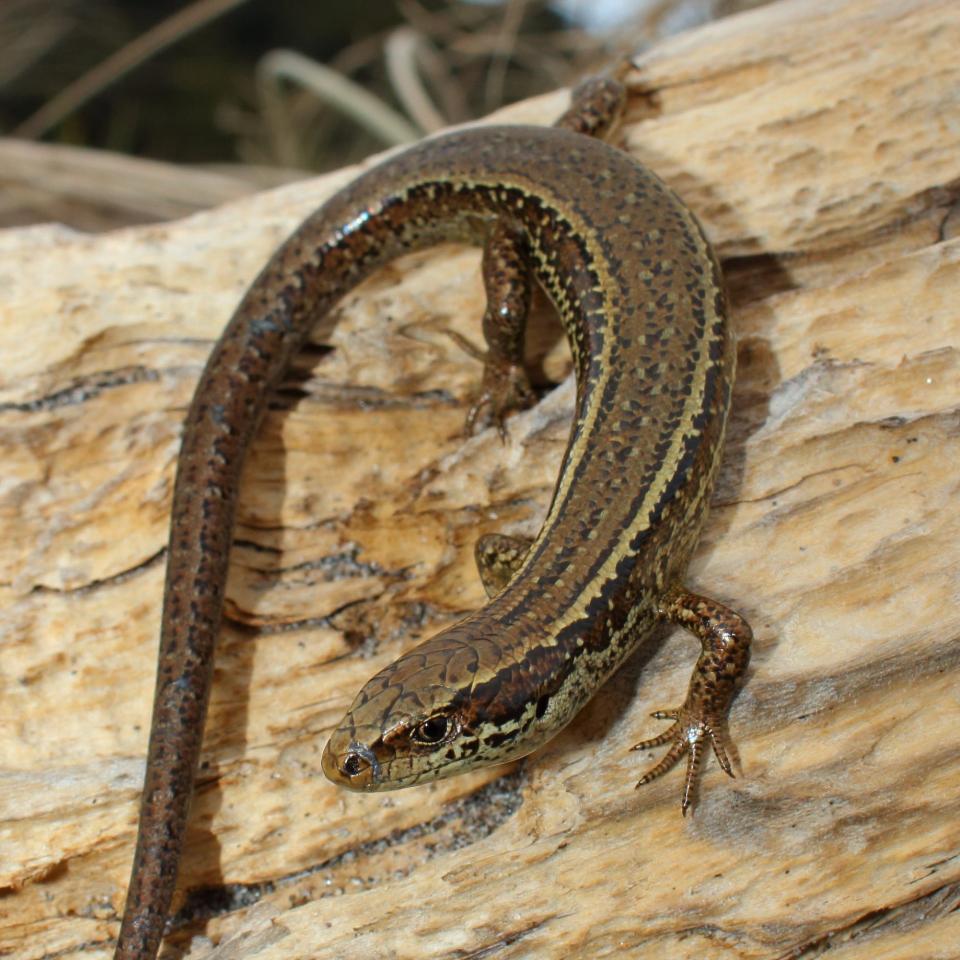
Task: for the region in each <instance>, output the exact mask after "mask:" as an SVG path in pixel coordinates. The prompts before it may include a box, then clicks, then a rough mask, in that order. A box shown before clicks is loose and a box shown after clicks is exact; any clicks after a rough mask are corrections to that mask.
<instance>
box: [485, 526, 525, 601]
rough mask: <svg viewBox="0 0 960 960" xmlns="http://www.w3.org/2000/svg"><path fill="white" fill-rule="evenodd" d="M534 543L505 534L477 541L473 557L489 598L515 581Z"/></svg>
mask: <svg viewBox="0 0 960 960" xmlns="http://www.w3.org/2000/svg"><path fill="white" fill-rule="evenodd" d="M532 543H533V541H532V540H527V539H524V538H522V537H508V536H507V535H506V534H503V533H488V534H485V535H484V536H482V537H481V538H480V539H479V540H478V541H477V543H476V546H475V547H474V548H473V555H474V558H475V559H476V561H477V570H479V571H480V580H481V581H482V582H483V588H484V590H486V591H487V596H488V597H495V596H496V595H497V594H498V593H499V592H500V591H501V590H502V589H503V588H504V587H505V586H506V585H507V584H508V583H509V582H510V581H511V580H512V579H513V575H514V574H515V573H516V572H517V571H518V570H519V569H520V566H521V564H522V563H523V558H524V557H525V556H526V555H527V551H528V550H529V549H530V544H532Z"/></svg>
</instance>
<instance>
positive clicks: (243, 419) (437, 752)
mask: <svg viewBox="0 0 960 960" xmlns="http://www.w3.org/2000/svg"><path fill="white" fill-rule="evenodd" d="M622 100H623V90H622V87H621V86H620V84H619V83H618V82H617V81H615V80H612V79H598V80H593V81H589V82H587V83H586V84H584V85H583V86H582V87H581V88H579V91H578V93H577V94H576V96H575V101H574V105H573V107H572V108H571V110H570V111H568V113H567V114H565V115H564V117H563V118H561V120H560V121H559V123H558V125H557V126H556V127H554V128H549V129H541V128H537V127H522V126H518V127H485V128H482V129H475V130H466V131H462V132H458V133H453V134H450V135H447V136H443V137H438V138H437V139H434V140H430V141H428V142H426V143H423V144H420V145H418V146H415V147H413V148H412V149H410V150H408V151H407V152H405V153H403V154H401V155H399V156H397V157H395V158H393V159H391V160H389V161H387V162H386V163H384V164H383V165H381V166H380V167H377V168H375V169H373V170H371V171H370V172H368V173H366V174H364V175H363V176H361V177H360V178H358V179H357V180H356V181H355V182H354V183H352V184H351V185H349V186H348V187H346V188H345V189H344V190H342V191H340V192H339V193H338V194H337V195H335V196H334V197H332V198H331V199H330V200H328V201H327V202H326V203H325V204H324V205H323V206H322V207H321V208H320V209H319V210H318V211H317V212H316V213H315V214H314V215H312V216H311V217H310V218H309V219H307V220H306V221H305V222H304V223H303V224H302V225H301V226H300V227H299V228H298V229H297V230H296V232H295V233H294V234H293V235H292V236H291V237H290V238H289V239H288V240H287V241H286V242H285V243H284V244H283V245H282V246H281V247H280V249H279V250H278V251H277V252H276V253H275V254H274V256H273V258H272V259H271V260H270V262H269V263H268V264H267V266H266V267H265V268H264V269H263V271H262V272H261V274H260V275H259V277H258V278H257V279H256V280H255V281H254V283H253V285H252V287H251V288H250V290H249V291H248V292H247V294H246V295H245V297H244V298H243V300H242V302H241V303H240V305H239V307H238V308H237V310H236V313H235V314H234V316H233V318H232V320H231V321H230V323H229V325H228V326H227V328H226V330H225V332H224V334H223V336H222V338H221V339H220V341H219V342H218V343H217V345H216V347H215V348H214V350H213V352H212V354H211V356H210V359H209V361H208V363H207V365H206V368H205V370H204V372H203V374H202V376H201V378H200V382H199V384H198V386H197V390H196V394H195V396H194V399H193V403H192V405H191V408H190V411H189V414H188V416H187V419H186V423H185V427H184V434H183V444H182V449H181V453H180V461H179V467H178V471H177V480H176V485H175V490H174V498H173V510H172V521H171V533H170V547H169V556H168V561H167V578H166V592H165V596H164V608H163V620H162V628H161V643H160V658H159V668H158V676H157V688H156V696H155V702H154V712H153V722H152V727H151V736H150V747H149V753H148V758H147V773H146V781H145V784H144V790H143V799H142V806H141V813H140V827H139V834H138V839H137V848H136V853H135V855H134V863H133V873H132V878H131V882H130V887H129V891H128V896H127V904H126V909H125V913H124V918H123V922H122V926H121V931H120V936H119V940H118V944H117V948H116V954H115V957H116V958H117V960H151V958H153V957H154V956H155V955H156V951H157V949H158V946H159V943H160V939H161V937H162V935H163V928H164V923H165V918H166V914H167V911H168V909H169V905H170V901H171V898H172V895H173V890H174V886H175V883H176V874H177V866H178V862H179V858H180V853H181V849H182V845H183V836H184V831H185V825H186V819H187V813H188V809H189V802H190V796H191V793H192V790H193V781H194V775H195V771H196V766H197V761H198V757H199V753H200V745H201V739H202V732H203V723H204V715H205V711H206V705H207V700H208V698H209V693H210V685H211V679H212V673H213V656H214V646H215V640H216V636H217V633H218V631H219V628H220V622H221V616H222V609H223V600H224V589H225V583H226V577H227V565H228V557H229V552H230V543H231V538H232V531H233V522H234V514H235V509H236V502H237V494H238V486H239V477H240V471H241V466H242V463H243V459H244V455H245V453H246V450H247V447H248V445H249V443H250V440H251V438H252V437H253V435H254V433H255V432H256V429H257V425H258V423H259V420H260V417H261V414H262V412H263V410H264V407H265V402H266V398H267V396H268V394H269V392H270V390H271V389H272V388H273V387H274V386H275V385H276V384H277V383H278V381H279V380H280V378H281V376H282V375H283V373H284V371H285V370H286V368H287V365H288V363H289V362H290V359H291V357H292V356H293V354H294V353H296V351H297V350H298V349H299V347H300V346H301V345H302V344H303V342H304V340H305V338H306V336H307V334H308V333H309V331H310V329H311V326H312V325H313V322H314V321H315V320H316V318H317V317H318V316H320V315H322V314H324V313H325V312H327V311H329V310H330V309H331V308H332V307H333V306H334V305H335V304H336V303H337V301H338V300H339V299H340V298H341V297H342V296H343V295H344V294H345V293H346V292H347V291H348V290H350V289H351V288H352V287H354V286H355V285H356V284H357V283H358V282H359V281H360V280H362V279H363V278H364V277H366V276H367V275H369V274H370V273H371V272H372V271H373V270H375V269H376V268H377V267H379V266H381V265H382V264H384V263H386V262H387V261H388V260H390V259H391V258H393V257H395V256H397V255H398V254H401V253H404V252H407V251H410V250H415V249H419V248H422V247H425V246H428V245H430V244H433V243H436V242H438V241H442V240H463V241H470V242H486V244H487V245H486V250H485V256H484V282H485V286H486V290H487V297H488V307H487V312H486V315H485V317H484V323H483V328H484V335H485V338H486V341H487V350H486V353H485V368H484V377H483V385H482V390H481V396H480V400H479V401H478V403H477V405H476V406H475V408H474V410H473V412H472V415H471V417H470V426H471V427H472V428H474V429H476V428H480V427H482V426H484V425H487V424H494V425H501V426H502V422H503V419H504V417H505V416H506V415H507V414H508V413H509V412H511V411H512V410H514V409H517V408H519V407H522V406H525V405H527V404H529V403H530V402H531V401H532V399H533V394H532V391H531V389H530V386H529V383H528V382H527V379H526V374H525V373H524V370H523V364H522V348H523V329H524V323H525V320H526V312H527V307H528V305H529V298H530V283H531V276H532V277H534V278H535V279H536V281H537V282H538V283H539V284H540V285H541V286H542V287H543V288H544V290H546V292H547V293H548V295H549V296H550V298H551V300H552V301H553V303H554V304H555V306H556V308H557V311H558V313H559V315H560V318H561V320H562V322H563V326H564V329H565V330H566V333H567V336H568V338H569V341H570V347H571V351H572V353H573V359H574V368H575V372H576V378H577V399H576V407H575V415H574V422H573V426H572V429H571V433H570V439H569V443H568V446H567V450H566V453H565V455H564V459H563V464H562V466H561V469H560V476H559V479H558V482H557V486H556V490H555V492H554V495H553V500H552V503H551V505H550V508H549V511H548V513H547V517H546V520H545V521H544V523H543V527H542V529H541V531H540V534H539V535H538V536H537V538H536V539H535V540H534V541H533V542H532V543H525V542H521V541H519V540H517V539H513V538H508V537H504V536H488V537H485V538H482V539H481V540H480V542H479V543H478V545H477V558H478V561H479V564H480V568H481V575H482V577H483V580H484V584H485V586H486V587H487V590H488V593H490V595H491V599H490V602H489V603H488V604H487V605H486V606H484V607H483V608H482V609H481V610H479V611H477V612H476V613H473V614H470V615H469V616H467V617H466V618H464V619H463V620H461V621H460V622H458V623H456V624H454V625H453V626H451V627H449V628H447V629H445V630H443V631H442V632H441V633H440V634H438V635H437V636H435V637H433V638H432V639H430V640H428V641H427V642H426V643H423V644H421V645H420V646H418V647H416V648H415V649H413V650H411V651H410V652H409V653H406V654H404V655H403V656H401V657H400V658H399V659H398V660H397V661H395V662H394V663H393V664H391V665H390V666H388V667H386V668H385V669H384V670H381V671H380V672H379V673H378V674H377V675H376V676H375V677H373V678H372V679H371V680H370V681H369V682H368V683H367V684H366V685H365V686H364V687H363V689H362V690H361V691H360V693H359V694H358V695H357V697H356V699H355V700H354V702H353V705H352V706H351V707H350V709H349V711H348V713H347V715H346V717H345V718H344V720H343V721H342V723H341V724H340V725H339V726H338V728H337V729H336V730H335V732H334V733H333V735H332V736H331V738H330V741H329V743H328V744H327V746H326V749H325V751H324V754H323V761H322V763H323V770H324V772H325V773H326V774H327V776H328V777H329V778H330V779H331V780H333V781H334V782H336V783H338V784H341V785H343V786H346V787H349V788H351V789H359V790H386V789H393V788H397V787H404V786H409V785H411V784H416V783H422V782H424V781H427V780H431V779H434V778H437V777H444V776H449V775H451V774H455V773H459V772H461V771H463V770H465V769H468V768H471V767H475V766H477V765H482V764H493V763H500V762H503V761H506V760H509V759H512V758H515V757H520V756H523V755H525V754H527V753H530V752H531V751H532V750H534V749H536V748H537V747H538V746H539V745H541V744H542V743H544V742H545V741H546V740H548V739H549V738H550V737H552V736H554V735H555V734H556V733H557V732H558V731H559V730H560V729H562V728H563V727H564V726H565V725H566V724H567V723H568V722H569V721H570V720H571V719H572V718H573V716H574V715H575V714H576V713H577V711H578V710H579V709H580V708H581V707H582V706H583V704H584V703H585V702H586V701H587V700H588V699H589V698H590V697H591V696H592V695H593V694H594V693H595V692H596V691H597V690H598V688H599V687H600V685H601V684H602V683H603V682H604V680H605V679H606V678H607V677H608V676H609V675H610V674H611V673H612V672H613V671H614V670H616V668H617V667H618V666H619V665H620V664H621V663H622V662H623V661H624V659H625V658H626V657H628V656H629V655H630V653H631V652H632V651H633V650H635V649H636V648H637V647H638V645H639V644H641V643H643V642H644V641H645V640H646V639H648V638H649V637H650V636H651V634H652V633H653V632H654V630H655V628H656V627H657V625H658V624H660V623H661V622H663V621H670V622H673V623H676V624H680V625H682V626H684V627H685V628H687V629H688V630H690V631H691V632H692V633H694V634H695V635H696V636H697V637H698V638H699V639H700V641H701V654H700V657H699V659H698V661H697V665H696V667H695V669H694V672H693V677H692V679H691V682H690V687H689V690H688V693H687V698H686V700H685V702H684V703H683V705H682V706H681V707H680V708H679V709H677V710H670V711H658V712H657V713H656V714H655V716H658V717H661V718H668V719H672V720H673V721H674V723H673V724H672V726H671V727H670V728H669V729H668V730H667V731H666V732H665V733H663V734H661V735H659V736H657V737H654V738H653V739H651V740H647V741H644V742H643V743H640V744H637V747H636V748H637V749H646V748H648V747H651V746H656V745H658V744H670V747H669V750H668V752H667V754H666V755H665V756H664V758H663V759H662V760H661V761H660V763H658V764H657V765H656V766H655V767H653V769H651V770H650V771H648V772H647V773H646V774H645V775H644V776H643V777H642V778H641V780H640V783H645V782H647V781H649V780H651V779H653V778H654V777H656V776H659V775H660V774H661V773H663V772H665V771H666V770H667V769H669V768H670V767H671V766H672V765H673V764H675V763H676V762H677V761H678V760H679V759H680V758H681V757H682V756H683V755H684V754H686V755H687V757H688V761H687V776H686V781H685V785H684V790H683V797H682V807H683V810H684V811H686V809H687V807H688V805H689V803H690V791H691V786H692V784H693V782H694V779H695V776H696V773H697V769H698V766H699V763H700V760H701V756H702V752H703V749H704V746H705V745H707V744H709V745H712V747H713V749H714V751H715V753H716V755H717V758H718V760H719V762H720V764H721V766H722V767H723V769H724V770H726V771H727V772H728V773H729V772H730V764H729V761H728V759H727V752H728V751H727V748H728V736H727V720H726V718H727V713H728V710H729V707H730V703H731V701H732V699H733V697H734V695H735V692H736V689H737V686H738V684H739V683H740V681H741V680H742V678H743V675H744V672H745V670H746V667H747V663H748V660H749V648H750V641H751V632H750V628H749V626H748V625H747V624H746V622H745V621H744V620H743V619H742V618H741V617H739V616H738V615H737V614H736V613H734V612H733V611H731V610H729V609H727V608H726V607H724V606H723V605H721V604H720V603H718V602H716V601H713V600H710V599H707V598H705V597H701V596H697V595H696V594H694V593H692V592H690V591H689V590H687V589H686V588H685V587H684V586H683V577H684V571H685V569H686V566H687V563H688V560H689V557H690V554H691V552H692V550H693V548H694V546H695V543H696V540H697V536H698V533H699V530H700V527H701V525H702V522H703V519H704V516H705V512H706V509H707V505H708V501H709V498H710V492H711V489H712V486H713V481H714V477H715V475H716V472H717V466H718V463H719V458H720V450H721V447H722V443H723V437H724V431H725V424H726V419H727V411H728V408H729V405H730V394H731V386H732V379H733V374H734V348H733V342H732V339H731V335H730V332H729V330H728V326H727V321H726V316H725V314H726V306H725V299H724V292H723V284H722V280H721V276H720V271H719V268H718V266H717V261H716V258H715V257H714V255H713V253H712V251H711V249H710V246H709V244H708V243H707V240H706V239H705V237H704V234H703V231H702V230H701V228H700V226H699V224H698V223H697V221H696V219H695V218H694V216H693V215H692V214H691V213H690V211H689V210H687V208H686V207H685V206H684V205H683V204H682V203H681V202H680V201H679V200H678V199H677V198H676V197H675V196H674V195H673V193H671V191H670V190H669V189H668V188H667V187H666V186H665V185H664V184H663V183H662V182H661V181H660V180H658V179H657V177H656V176H654V175H653V174H652V173H650V172H649V171H648V170H646V169H645V168H644V167H643V166H641V165H640V164H638V163H636V162H635V161H634V160H632V159H631V158H630V157H629V156H627V155H626V154H624V153H621V152H619V151H617V150H615V149H613V148H612V147H610V146H607V145H606V144H604V143H602V142H600V141H599V140H597V139H594V138H592V137H590V136H584V135H583V134H601V133H603V132H604V131H605V130H606V129H607V128H608V127H609V125H610V123H611V122H612V120H613V119H614V117H615V115H616V113H617V111H618V110H619V108H620V105H621V103H622Z"/></svg>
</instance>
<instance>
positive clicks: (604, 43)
mask: <svg viewBox="0 0 960 960" xmlns="http://www.w3.org/2000/svg"><path fill="white" fill-rule="evenodd" d="M761 2H763V0H586V2H585V0H552V2H547V0H502V2H491V0H487V2H476V0H474V2H456V0H357V2H355V3H352V4H351V3H343V2H336V3H334V2H325V0H319V2H318V0H313V2H310V0H193V2H184V0H2V2H0V134H2V136H3V137H5V138H7V139H0V226H10V225H16V224H24V223H31V222H35V221H38V220H39V221H45V220H59V221H62V222H65V223H68V224H70V225H72V226H75V227H78V228H81V229H92V230H96V229H106V228H110V227H113V226H117V225H123V224H126V223H136V222H143V221H149V220H156V219H164V218H167V217H171V216H180V215H183V214H185V213H188V212H190V211H191V210H193V209H198V208H201V207H203V206H208V205H213V204H216V203H219V202H223V201H224V200H226V199H230V198H231V197H233V196H237V195H240V194H242V193H244V192H249V191H251V190H254V189H259V188H261V187H263V186H265V185H269V184H272V183H278V182H284V181H285V180H289V179H293V178H296V177H297V176H303V175H304V174H305V173H306V172H307V171H317V170H326V169H333V168H336V167H340V166H342V165H344V164H345V163H348V162H351V161H353V160H356V159H358V158H360V157H363V156H366V155H367V154H369V153H371V152H374V151H376V150H380V149H383V148H384V147H387V146H391V145H394V144H397V143H403V142H406V141H409V140H413V139H416V138H417V137H419V136H422V135H423V134H424V133H427V132H430V131H432V130H435V129H439V128H440V127H443V126H446V125H447V124H450V123H456V122H460V121H463V120H468V119H471V118H473V117H479V116H483V115H484V114H486V113H489V112H490V111H491V110H494V109H496V108H497V107H499V106H502V105H503V104H505V103H509V102H513V101H515V100H520V99H523V98H525V97H528V96H532V95H533V94H536V93H541V92H545V91H547V90H552V89H555V88H556V87H560V86H564V85H567V84H569V83H570V82H572V81H573V80H574V79H575V78H576V77H577V76H579V75H581V74H583V73H586V72H588V71H589V70H591V69H593V68H595V67H598V66H601V65H603V64H605V63H609V62H611V61H613V60H615V59H616V58H617V57H618V56H621V55H623V54H626V53H635V52H638V51H640V50H642V49H643V48H644V47H645V46H647V45H649V44H651V43H653V42H654V41H655V40H657V39H658V38H660V37H662V36H664V35H666V34H668V33H672V32H675V31H677V30H679V29H684V28H686V27H690V26H693V25H695V24H697V23H700V22H703V21H705V20H708V19H713V18H716V17H719V16H725V15H727V14H730V13H733V12H736V11H739V10H742V9H746V8H748V7H754V6H759V5H760V3H761ZM78 148H81V149H78ZM91 151H96V153H94V152H91ZM103 151H109V155H107V154H105V153H102V152H103ZM117 154H121V155H125V156H124V157H123V158H121V157H118V156H117ZM130 157H137V158H151V159H152V160H153V161H163V163H162V164H159V163H156V162H154V163H146V162H143V161H141V162H139V163H138V162H134V161H132V160H130V159H129V158H130ZM170 165H176V167H172V166H170Z"/></svg>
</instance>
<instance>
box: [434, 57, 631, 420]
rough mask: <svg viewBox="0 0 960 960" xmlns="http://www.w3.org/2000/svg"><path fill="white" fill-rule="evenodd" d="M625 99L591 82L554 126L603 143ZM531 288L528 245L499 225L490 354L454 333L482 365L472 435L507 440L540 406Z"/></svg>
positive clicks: (487, 326) (609, 80)
mask: <svg viewBox="0 0 960 960" xmlns="http://www.w3.org/2000/svg"><path fill="white" fill-rule="evenodd" d="M625 100H626V90H625V88H624V86H623V84H622V83H621V82H620V81H619V80H618V79H617V78H616V77H614V76H605V77H590V78H588V79H586V80H585V81H583V82H582V83H581V84H580V85H579V86H577V87H576V88H575V89H574V91H573V93H572V95H571V98H570V106H569V108H568V109H567V110H566V111H565V112H564V113H563V114H562V115H561V116H560V117H559V118H558V119H557V121H556V123H555V124H554V126H556V127H562V128H563V129H566V130H570V131H572V132H574V133H580V134H583V135H585V136H589V137H598V138H604V137H606V136H608V135H609V134H610V133H611V131H612V129H613V127H614V126H615V124H616V121H617V119H618V118H619V116H620V114H621V113H622V111H623V106H624V102H625ZM533 285H534V281H533V276H532V274H531V263H530V256H529V250H528V248H527V243H526V240H525V239H524V237H523V235H522V234H521V233H520V232H519V231H518V230H517V229H516V227H515V226H513V225H512V224H511V223H509V222H508V221H506V220H500V221H498V222H497V224H496V225H495V226H494V228H493V230H492V232H491V234H490V236H489V237H488V238H487V242H486V244H485V245H484V248H483V287H484V293H485V294H486V298H487V307H486V310H485V311H484V315H483V337H484V340H485V341H486V350H479V349H477V348H476V347H475V346H473V345H472V344H471V343H469V342H468V341H466V340H465V339H464V338H463V337H462V336H460V335H459V334H455V333H452V334H451V335H452V337H453V339H454V341H455V342H456V343H458V344H459V345H460V347H461V348H462V349H464V350H465V351H466V352H467V353H469V354H470V355H471V356H473V357H475V358H476V359H478V360H481V361H482V362H483V379H482V382H481V385H480V394H479V397H478V398H477V400H476V402H475V403H474V404H473V406H472V407H471V408H470V411H469V413H468V414H467V422H466V427H465V432H466V433H467V434H468V435H473V434H476V433H478V432H480V431H481V430H483V429H485V428H487V427H496V428H497V429H498V430H499V432H500V436H501V437H505V435H506V428H505V422H506V418H507V417H508V416H509V415H510V414H511V413H514V412H515V411H518V410H524V409H526V408H527V407H531V406H533V404H534V403H535V402H536V394H535V393H534V390H533V387H532V386H531V384H530V379H529V377H528V375H527V371H526V368H525V367H524V363H523V359H524V358H523V341H524V332H525V329H526V325H527V316H528V314H529V313H530V300H531V296H532V293H533Z"/></svg>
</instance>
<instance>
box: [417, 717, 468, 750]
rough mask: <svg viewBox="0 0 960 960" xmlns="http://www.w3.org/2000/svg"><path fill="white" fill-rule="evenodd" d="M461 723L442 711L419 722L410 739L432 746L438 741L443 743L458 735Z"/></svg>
mask: <svg viewBox="0 0 960 960" xmlns="http://www.w3.org/2000/svg"><path fill="white" fill-rule="evenodd" d="M458 729H459V724H458V723H457V721H456V720H455V719H454V718H453V717H447V716H444V715H443V714H442V713H441V714H437V715H436V716H433V717H427V719H426V720H424V721H423V722H421V723H418V724H417V725H416V726H415V727H414V728H413V730H412V731H411V733H410V739H411V740H413V741H414V743H421V744H424V745H425V746H432V745H433V744H436V743H443V742H444V740H450V739H452V738H453V737H455V736H456V734H457V731H458Z"/></svg>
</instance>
